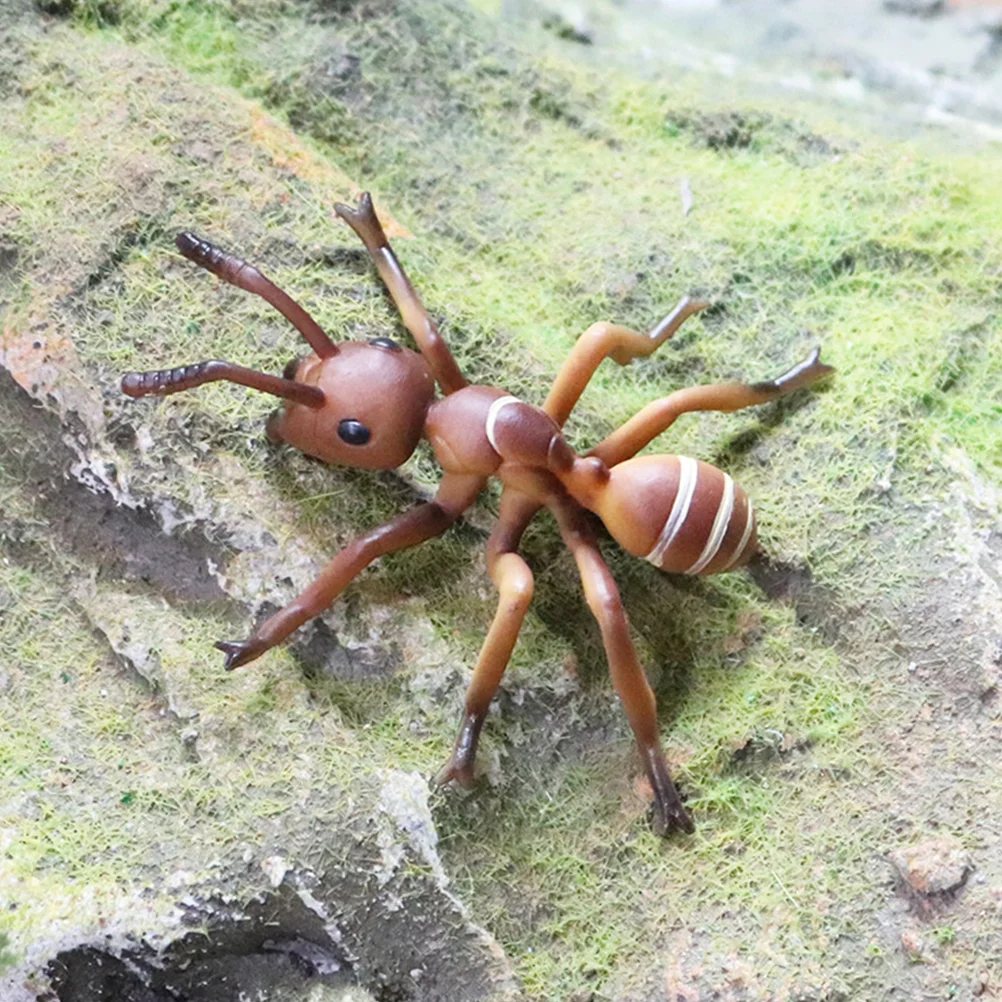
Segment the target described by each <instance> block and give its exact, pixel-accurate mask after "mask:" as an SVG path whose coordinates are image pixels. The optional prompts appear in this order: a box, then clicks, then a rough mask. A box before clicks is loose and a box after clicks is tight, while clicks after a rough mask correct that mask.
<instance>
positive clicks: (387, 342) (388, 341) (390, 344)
mask: <svg viewBox="0 0 1002 1002" xmlns="http://www.w3.org/2000/svg"><path fill="white" fill-rule="evenodd" d="M369 344H372V345H375V346H376V347H377V348H386V349H387V350H389V351H400V345H398V344H397V342H396V341H394V340H393V339H392V338H388V337H374V338H373V339H372V340H371V341H370V342H369Z"/></svg>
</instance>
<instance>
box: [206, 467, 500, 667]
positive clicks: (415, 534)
mask: <svg viewBox="0 0 1002 1002" xmlns="http://www.w3.org/2000/svg"><path fill="white" fill-rule="evenodd" d="M486 483H487V480H486V478H485V477H478V476H467V475H462V474H456V473H447V474H446V475H445V476H444V477H443V478H442V483H441V484H440V485H439V488H438V493H437V494H436V495H435V500H434V501H429V502H427V503H426V504H422V505H419V506H418V507H417V508H414V509H412V510H411V511H408V512H405V513H404V514H402V515H398V516H397V517H396V518H394V519H391V520H390V521H389V522H387V523H386V524H385V525H381V526H379V527H378V528H376V529H371V530H370V531H369V532H367V533H365V535H363V536H359V537H358V538H357V539H355V540H353V541H352V542H351V543H349V544H348V545H347V546H346V547H345V548H344V549H343V550H342V551H341V552H340V553H339V554H338V555H337V556H336V557H334V559H333V560H331V562H330V563H329V564H328V565H327V566H326V567H325V568H324V569H323V571H322V572H321V573H320V576H319V577H318V578H317V579H316V580H315V581H314V582H313V583H312V584H311V585H310V586H309V587H308V588H307V589H306V590H305V591H304V592H303V593H302V594H301V595H299V597H298V598H295V599H293V601H292V602H290V603H289V604H288V605H287V606H286V607H285V608H284V609H281V610H279V611H278V612H276V613H275V615H274V616H272V617H271V618H270V619H267V620H266V621H265V622H264V623H263V624H262V625H261V626H260V627H258V629H257V630H256V631H255V633H254V636H252V637H251V638H250V639H249V640H245V641H243V642H240V643H237V642H233V641H220V642H219V643H217V644H216V647H217V648H218V649H219V650H221V651H222V652H223V653H224V654H225V655H226V670H227V671H232V670H233V669H234V668H239V667H240V666H241V665H245V664H247V663H248V662H250V661H253V660H254V659H255V658H259V657H260V656H261V655H262V654H264V652H265V651H268V650H270V649H271V648H272V647H274V646H275V645H276V644H280V643H281V642H282V641H283V640H285V638H286V637H288V636H289V635H290V634H291V633H293V632H294V631H295V630H298V629H299V627H300V626H302V625H303V623H305V622H306V621H307V620H308V619H312V618H313V617H314V616H319V615H320V613H321V612H323V611H324V609H326V608H327V606H329V605H330V604H331V603H332V602H333V601H334V599H336V598H337V597H338V595H340V594H341V592H343V591H344V589H345V588H347V586H348V585H349V584H350V583H351V582H352V581H353V580H354V579H355V578H356V577H357V576H358V575H359V574H361V572H362V571H363V570H365V568H366V567H368V566H369V564H371V563H372V562H373V561H374V560H377V559H378V558H379V557H381V556H383V555H384V554H386V553H394V552H396V551H397V550H405V549H407V548H408V547H411V546H417V545H418V544H419V543H424V542H426V541H427V540H429V539H431V538H433V537H434V536H441V535H442V533H443V532H445V530H446V529H448V528H449V526H451V525H452V524H453V523H454V522H455V521H456V519H458V518H459V516H460V515H461V514H462V513H463V512H464V511H466V509H467V508H469V507H470V505H471V504H473V502H474V501H476V499H477V495H478V494H480V492H481V491H482V490H483V489H484V485H485V484H486Z"/></svg>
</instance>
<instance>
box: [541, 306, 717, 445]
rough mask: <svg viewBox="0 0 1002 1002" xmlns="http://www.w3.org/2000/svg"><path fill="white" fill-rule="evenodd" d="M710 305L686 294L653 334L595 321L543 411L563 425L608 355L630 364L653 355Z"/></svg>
mask: <svg viewBox="0 0 1002 1002" xmlns="http://www.w3.org/2000/svg"><path fill="white" fill-rule="evenodd" d="M709 305H710V304H709V303H706V302H703V301H702V300H693V299H690V298H689V297H688V296H683V297H682V299H681V300H679V303H678V305H677V306H676V307H675V309H674V310H672V311H671V313H669V314H668V316H666V317H665V318H664V320H662V321H661V323H659V324H658V325H657V326H656V327H655V328H654V329H653V330H652V331H651V332H650V333H649V334H639V333H638V332H637V331H632V330H630V329H629V328H628V327H620V326H619V325H618V324H609V323H604V322H603V323H597V324H592V326H591V327H589V328H588V330H586V331H585V332H584V334H582V335H581V337H579V338H578V339H577V342H576V343H575V345H574V347H573V348H572V349H571V353H570V355H569V356H568V358H567V361H566V362H564V364H563V366H562V367H561V369H560V372H559V373H558V374H557V378H556V379H555V380H554V381H553V386H552V387H551V389H550V392H549V395H548V396H547V398H546V401H545V403H544V404H543V410H544V411H546V413H547V414H549V415H550V417H551V418H553V420H554V421H556V422H557V424H558V425H559V426H560V427H561V428H562V427H563V425H564V422H565V421H566V420H567V418H568V416H569V415H570V413H571V411H572V410H573V409H574V405H575V404H576V403H577V402H578V400H579V399H580V397H581V394H582V393H583V392H584V389H585V387H586V386H587V385H588V383H589V381H590V380H591V377H592V376H594V375H595V370H596V369H597V368H598V367H599V365H601V363H602V360H603V359H604V358H607V357H608V358H611V359H612V360H613V361H614V362H616V363H617V364H618V365H626V364H627V363H628V362H630V361H631V360H633V359H634V358H642V357H646V356H647V355H651V354H653V353H654V352H655V351H656V350H657V349H658V348H660V347H661V345H663V344H664V343H665V341H667V340H668V339H669V338H670V337H671V336H672V335H673V334H674V333H675V332H676V331H677V330H678V329H679V327H681V326H682V324H683V323H685V321H686V320H687V319H688V318H689V317H691V316H692V315H693V314H694V313H698V312H699V311H700V310H705V309H706V308H707V307H708V306H709Z"/></svg>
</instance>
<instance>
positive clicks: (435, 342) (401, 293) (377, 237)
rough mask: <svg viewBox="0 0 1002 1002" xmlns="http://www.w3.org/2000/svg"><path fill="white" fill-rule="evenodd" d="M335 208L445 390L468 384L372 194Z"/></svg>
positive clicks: (457, 388) (447, 391)
mask: <svg viewBox="0 0 1002 1002" xmlns="http://www.w3.org/2000/svg"><path fill="white" fill-rule="evenodd" d="M334 211H335V212H336V213H337V214H338V215H339V216H340V217H341V218H342V219H343V220H344V221H345V222H346V223H347V224H348V225H349V226H350V227H351V228H352V229H353V230H354V231H355V233H357V234H358V236H359V238H360V239H361V241H362V243H364V244H365V249H366V250H367V251H368V252H369V256H370V257H371V258H372V261H373V264H375V266H376V269H377V270H378V272H379V275H380V277H381V278H382V280H383V282H384V283H385V285H386V288H387V289H389V291H390V295H391V296H392V297H393V302H394V303H396V305H397V309H398V310H399V311H400V316H401V317H402V318H403V321H404V326H405V327H406V328H407V329H408V330H409V331H410V332H411V334H412V335H413V337H414V340H415V341H417V344H418V348H420V349H421V354H422V355H423V356H424V360H425V361H426V362H427V363H428V366H429V368H430V369H431V371H432V375H434V377H435V379H436V380H437V382H438V384H439V386H441V387H442V392H443V393H446V394H449V393H454V392H455V391H456V390H461V389H462V388H463V387H464V386H466V385H468V384H467V381H466V379H465V377H464V376H463V374H462V373H461V372H460V371H459V366H458V365H456V360H455V359H454V358H453V357H452V352H450V351H449V347H448V345H447V344H446V343H445V340H444V339H443V337H442V335H441V334H439V332H438V328H437V327H436V326H435V324H434V322H433V321H432V319H431V317H429V316H428V311H427V310H426V309H425V305H424V303H422V302H421V297H420V296H419V295H418V294H417V292H416V291H415V290H414V286H413V285H411V281H410V279H409V278H408V277H407V275H406V273H405V272H404V269H403V268H402V267H401V265H400V262H399V261H398V260H397V256H396V254H394V253H393V248H392V247H391V246H390V242H389V240H388V239H387V238H386V234H385V233H384V232H383V227H382V224H381V223H380V222H379V219H378V218H377V216H376V212H375V210H374V209H373V207H372V196H371V195H370V194H369V193H368V192H367V191H364V192H362V194H361V195H360V196H359V199H358V208H355V209H353V208H352V207H351V206H349V205H344V204H342V203H340V202H339V203H338V204H337V205H335V206H334Z"/></svg>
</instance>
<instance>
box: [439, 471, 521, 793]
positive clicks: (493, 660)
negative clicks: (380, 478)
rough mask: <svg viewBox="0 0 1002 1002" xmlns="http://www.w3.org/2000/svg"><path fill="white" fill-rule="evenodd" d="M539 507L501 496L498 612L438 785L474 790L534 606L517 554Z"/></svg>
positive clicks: (493, 543) (490, 559) (494, 566)
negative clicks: (487, 724) (490, 718)
mask: <svg viewBox="0 0 1002 1002" xmlns="http://www.w3.org/2000/svg"><path fill="white" fill-rule="evenodd" d="M539 508H540V505H539V504H538V503H537V502H535V501H533V500H532V499H531V498H529V497H526V496H525V495H524V494H517V493H514V492H513V491H511V490H505V492H504V493H503V494H502V495H501V512H500V515H499V517H498V523H497V525H496V526H495V527H494V531H493V532H492V533H491V538H490V541H489V542H488V544H487V568H488V570H489V572H490V575H491V578H492V579H493V581H494V584H495V585H497V589H498V592H499V593H500V595H499V598H498V607H497V612H496V613H495V614H494V622H493V623H491V628H490V630H489V631H488V633H487V637H486V639H485V640H484V645H483V647H482V648H481V650H480V657H479V658H477V666H476V668H475V669H474V670H473V681H472V682H471V683H470V688H469V690H468V691H467V693H466V709H465V712H464V715H463V723H462V725H461V727H460V729H459V735H458V737H457V738H456V747H455V748H454V749H453V752H452V756H451V757H450V759H449V761H448V762H447V763H446V764H445V766H444V768H443V769H442V770H441V771H440V772H439V773H438V775H437V776H436V777H435V784H436V785H437V786H444V785H445V784H446V783H448V782H450V781H451V780H455V781H456V782H457V783H459V785H460V786H464V787H466V788H467V789H468V788H470V787H471V786H473V783H474V777H473V766H474V763H475V761H476V758H477V742H478V741H479V739H480V729H481V728H482V727H483V725H484V720H485V719H486V717H487V710H488V708H489V707H490V705H491V700H492V699H493V698H494V693H495V692H496V691H497V687H498V685H499V684H500V682H501V676H502V675H504V672H505V669H506V668H507V667H508V661H509V659H510V658H511V652H512V650H513V649H514V647H515V641H516V640H518V634H519V631H520V630H521V629H522V620H523V619H524V618H525V613H526V610H527V609H528V608H529V603H530V602H531V601H532V591H533V578H532V571H531V570H530V569H529V565H528V564H527V563H526V562H525V561H524V560H523V559H522V558H521V557H520V556H519V555H518V553H516V552H515V551H516V550H517V549H518V544H519V543H520V542H521V540H522V533H524V532H525V529H526V526H527V525H528V524H529V522H531V521H532V518H533V516H534V515H535V514H536V512H537V511H539Z"/></svg>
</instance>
